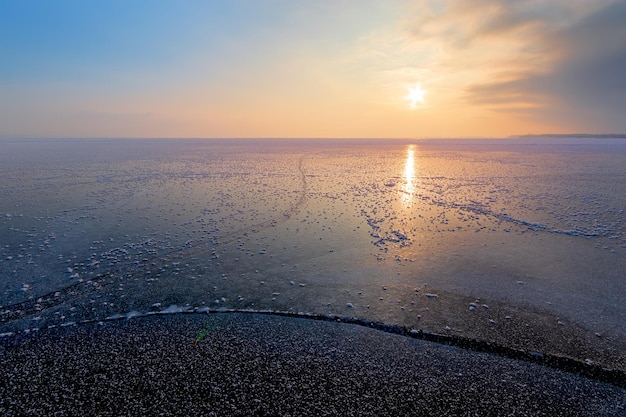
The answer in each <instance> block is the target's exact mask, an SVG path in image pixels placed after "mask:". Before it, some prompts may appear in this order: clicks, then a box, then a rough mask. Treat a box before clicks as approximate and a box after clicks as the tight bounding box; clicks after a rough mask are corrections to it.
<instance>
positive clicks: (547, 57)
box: [467, 1, 626, 131]
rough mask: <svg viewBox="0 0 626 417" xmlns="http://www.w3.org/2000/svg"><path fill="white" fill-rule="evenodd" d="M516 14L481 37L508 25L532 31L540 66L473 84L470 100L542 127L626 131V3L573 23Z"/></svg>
mask: <svg viewBox="0 0 626 417" xmlns="http://www.w3.org/2000/svg"><path fill="white" fill-rule="evenodd" d="M501 3H502V5H504V4H505V3H518V2H512V1H509V2H505V1H503V2H501ZM519 3H526V2H522V1H519ZM514 11H515V8H511V9H508V11H507V12H506V13H503V14H501V15H499V16H497V18H496V19H494V20H492V21H488V22H485V25H484V26H483V27H482V31H479V32H477V34H481V35H483V36H488V35H491V34H493V33H495V32H499V33H501V32H502V31H503V30H504V29H503V28H504V26H505V22H507V21H508V22H515V23H516V25H517V27H524V28H530V27H533V30H535V32H532V31H531V33H530V34H529V33H526V35H527V36H528V37H527V41H526V42H525V43H524V45H523V49H524V51H526V57H527V59H536V60H537V64H536V65H535V66H534V67H533V65H530V66H529V68H527V69H525V70H524V71H522V72H520V73H517V74H514V75H513V76H511V77H509V79H503V80H492V81H487V82H483V83H478V84H474V85H472V86H470V87H469V88H468V89H467V99H468V100H469V101H470V102H472V103H474V104H478V105H487V106H491V107H493V108H494V109H497V110H502V111H511V110H514V111H518V112H520V113H521V114H522V115H525V116H527V117H530V118H533V119H537V120H540V121H542V122H549V121H553V122H556V124H564V123H567V122H571V121H572V120H576V121H577V126H581V127H587V128H590V129H595V130H615V131H617V130H626V121H624V118H623V110H624V108H626V77H624V74H626V25H624V22H626V2H623V1H615V2H612V3H610V4H606V5H603V7H601V8H600V9H598V10H593V11H592V12H590V13H587V14H583V15H579V16H578V19H576V20H574V21H573V22H567V21H566V22H559V21H558V20H551V19H547V18H544V19H541V18H540V17H537V16H536V15H532V14H522V13H520V14H515V13H514ZM520 104H522V105H521V106H520Z"/></svg>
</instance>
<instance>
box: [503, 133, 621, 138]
mask: <svg viewBox="0 0 626 417" xmlns="http://www.w3.org/2000/svg"><path fill="white" fill-rule="evenodd" d="M509 138H518V139H519V138H585V139H587V138H592V139H593V138H597V139H626V133H562V134H550V133H541V134H538V135H511V136H509Z"/></svg>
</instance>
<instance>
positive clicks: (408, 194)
mask: <svg viewBox="0 0 626 417" xmlns="http://www.w3.org/2000/svg"><path fill="white" fill-rule="evenodd" d="M402 180H403V185H402V202H403V203H404V204H405V205H406V204H410V203H411V201H412V200H413V193H414V192H415V189H416V181H415V180H416V178H415V145H409V146H408V147H407V150H406V160H405V162H404V173H403V175H402Z"/></svg>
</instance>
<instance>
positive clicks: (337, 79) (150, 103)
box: [0, 0, 626, 137]
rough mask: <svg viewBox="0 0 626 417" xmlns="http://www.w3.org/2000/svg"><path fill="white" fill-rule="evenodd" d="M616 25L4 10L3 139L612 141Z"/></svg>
mask: <svg viewBox="0 0 626 417" xmlns="http://www.w3.org/2000/svg"><path fill="white" fill-rule="evenodd" d="M624 22H626V2H623V1H609V0H598V1H596V2H588V1H577V0H572V1H565V0H554V1H552V2H536V1H532V0H517V1H510V0H485V1H484V2H481V7H480V8H476V7H475V3H474V2H470V1H468V0H417V1H403V0H395V1H385V2H380V1H367V0H361V1H357V0H337V1H326V0H319V1H303V0H301V1H287V0H255V1H217V0H213V1H162V0H161V1H159V0H153V1H145V0H144V1H130V0H127V1H118V0H109V1H69V0H56V1H43V0H40V1H35V0H21V1H3V2H0V56H2V61H3V64H2V65H0V136H5V137H7V136H8V137H13V136H15V137H27V136H36V137H42V136H43V137H45V136H51V137H57V136H63V137H65V136H70V137H110V136H120V137H136V136H149V137H153V136H158V137H183V136H184V137H189V136H192V137H242V136H245V137H250V136H254V137H285V136H287V137H311V136H315V137H318V136H324V137H399V136H400V137H419V136H477V135H482V136H498V135H507V134H517V133H542V132H549V133H565V132H571V131H591V132H617V131H620V132H621V131H626V122H624V120H623V119H624V118H623V117H622V113H623V110H624V106H625V105H626V81H624V78H625V77H623V74H624V73H626V32H625V29H624V26H626V25H624V24H623V23H624ZM415 86H419V88H421V89H422V90H423V91H425V94H424V95H423V98H424V101H423V103H421V104H420V106H409V105H408V104H409V103H407V100H406V95H407V92H408V91H411V89H414V88H415ZM450 120H454V121H455V123H453V124H452V123H450Z"/></svg>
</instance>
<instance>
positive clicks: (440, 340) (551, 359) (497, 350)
mask: <svg viewBox="0 0 626 417" xmlns="http://www.w3.org/2000/svg"><path fill="white" fill-rule="evenodd" d="M178 314H185V315H207V314H208V315H214V314H254V315H264V316H277V317H286V318H298V319H307V320H315V321H324V322H336V323H345V324H352V325H356V326H361V327H366V328H370V329H374V330H377V331H381V332H384V333H390V334H396V335H401V336H404V337H408V338H411V339H417V340H423V341H427V342H433V343H437V344H441V345H449V346H454V347H457V348H460V349H463V350H467V351H472V352H478V353H489V354H493V355H497V356H499V357H503V358H507V359H514V360H520V361H525V362H529V363H533V364H538V365H541V366H546V367H549V368H553V369H557V370H561V371H565V372H569V373H572V374H575V375H580V376H583V377H585V378H589V379H591V380H595V381H600V382H604V383H608V384H611V385H614V386H616V387H619V388H623V389H626V372H623V371H621V370H618V369H609V368H606V367H602V366H600V365H596V364H594V363H593V362H591V361H584V362H583V361H580V360H577V359H574V358H570V357H566V356H561V355H555V354H549V353H544V352H538V351H533V350H522V349H515V348H510V347H507V346H503V345H499V344H496V343H493V342H489V341H482V340H476V339H471V338H468V337H463V336H458V335H452V334H442V333H436V332H431V331H428V330H423V329H413V328H409V327H406V326H401V325H396V324H389V323H384V322H379V321H372V320H368V319H362V318H357V317H349V316H340V315H334V314H314V313H304V312H293V311H279V310H254V309H229V308H220V309H210V308H208V307H202V308H197V307H195V308H191V307H180V306H176V305H172V306H170V307H168V308H166V309H164V310H161V311H151V312H147V313H142V312H139V311H131V312H129V313H126V314H115V315H113V316H109V317H106V318H104V319H89V320H83V321H77V322H68V323H66V324H62V325H52V326H48V327H46V328H45V329H54V328H59V327H71V326H77V325H85V324H93V323H103V322H112V321H119V320H131V319H137V318H145V317H152V316H164V315H168V316H171V315H178ZM40 330H42V329H39V328H35V329H25V330H21V331H16V332H8V333H0V340H2V339H3V338H6V337H10V336H14V335H17V334H29V333H32V332H36V331H40Z"/></svg>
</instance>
